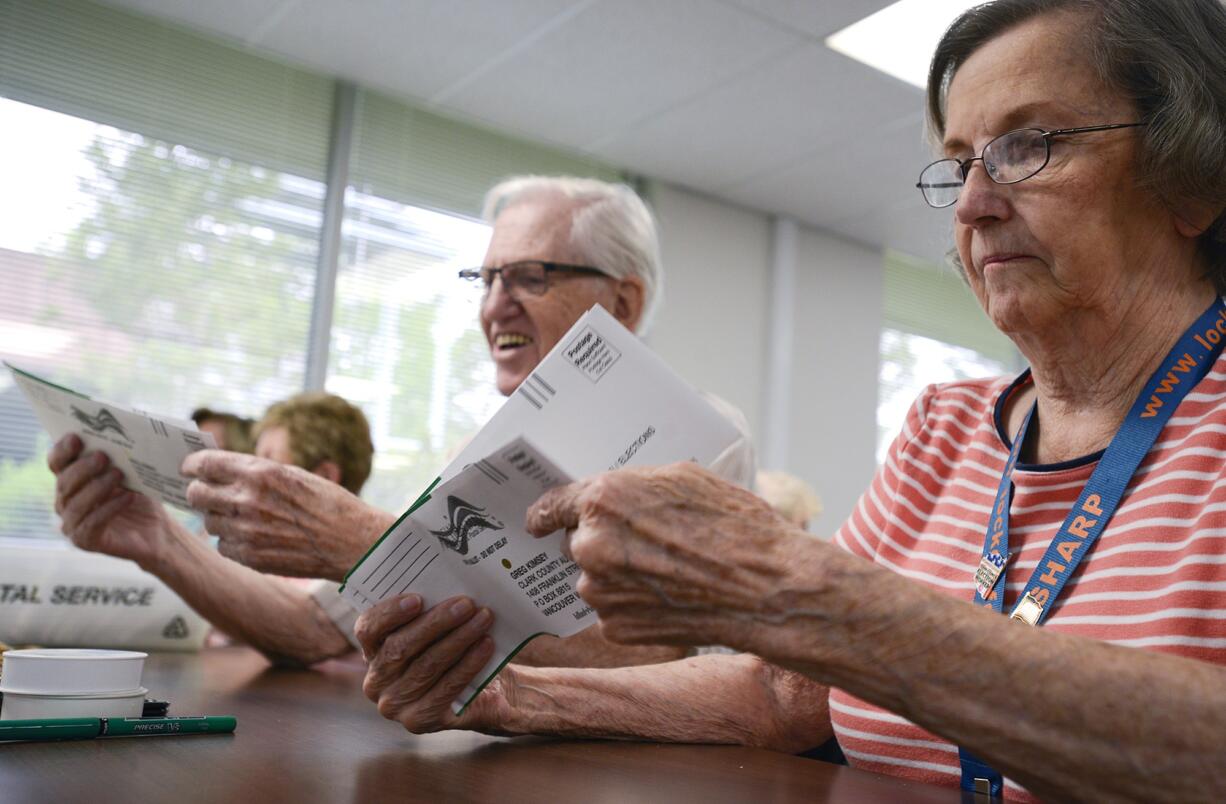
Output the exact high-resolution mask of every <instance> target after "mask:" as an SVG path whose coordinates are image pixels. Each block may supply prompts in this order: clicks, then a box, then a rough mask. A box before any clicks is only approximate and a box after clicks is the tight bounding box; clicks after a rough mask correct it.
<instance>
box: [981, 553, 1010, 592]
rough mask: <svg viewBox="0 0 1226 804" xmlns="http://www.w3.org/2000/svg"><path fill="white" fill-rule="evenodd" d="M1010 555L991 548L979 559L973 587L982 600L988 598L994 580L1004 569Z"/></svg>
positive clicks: (994, 582) (994, 584)
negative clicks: (990, 550)
mask: <svg viewBox="0 0 1226 804" xmlns="http://www.w3.org/2000/svg"><path fill="white" fill-rule="evenodd" d="M1010 558H1012V556H1006V555H1002V554H1001V552H1000V551H999V550H993V551H992V552H990V553H987V554H986V555H984V557H983V558H982V559H980V560H979V569H977V570H975V589H976V591H978V592H979V596H980V597H981V598H983V599H984V600H987V599H988V595H989V594H991V592H992V589H993V587H995V586H996V582H997V581H998V580H1000V576H1001V575H1002V574H1003V573H1004V571H1005V565H1006V564H1008V563H1009V559H1010Z"/></svg>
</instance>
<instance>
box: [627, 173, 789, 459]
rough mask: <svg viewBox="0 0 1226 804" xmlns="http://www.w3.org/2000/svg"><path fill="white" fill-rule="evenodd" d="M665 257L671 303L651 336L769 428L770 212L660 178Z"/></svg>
mask: <svg viewBox="0 0 1226 804" xmlns="http://www.w3.org/2000/svg"><path fill="white" fill-rule="evenodd" d="M651 202H652V206H653V207H654V209H655V213H656V217H657V218H658V219H659V223H660V247H661V251H662V252H663V258H664V304H663V306H662V307H661V308H660V310H659V312H658V315H657V316H656V320H655V326H653V327H652V331H651V332H650V333H649V334H648V336H647V342H648V343H650V344H651V347H652V348H653V349H655V350H656V352H658V353H659V354H660V355H661V356H662V357H663V358H664V360H665V361H666V362H667V363H668V364H669V365H670V366H672V367H673V368H674V369H676V370H677V371H678V372H679V373H680V374H681V376H683V377H685V378H686V379H687V380H689V381H690V382H691V383H693V384H694V385H696V386H697V387H699V388H701V389H703V390H705V391H710V392H711V393H713V394H717V395H719V396H721V397H723V398H724V399H726V400H728V401H729V402H731V403H732V404H734V405H736V406H737V407H738V408H740V409H741V410H742V411H743V412H744V414H745V416H746V418H748V419H749V426H750V428H751V429H752V431H753V433H754V436H755V437H758V436H760V434H761V433H762V422H761V420H760V408H761V388H762V383H763V381H764V379H765V376H766V373H765V365H764V363H763V360H762V356H763V354H764V353H765V338H766V331H767V326H766V315H767V307H768V299H769V295H768V293H769V286H768V284H767V275H768V274H767V262H766V260H767V255H768V254H769V252H770V224H769V221H768V220H767V218H766V216H765V215H763V214H761V213H757V212H751V211H748V210H745V209H741V208H739V207H734V206H731V205H729V204H725V203H721V202H719V201H715V200H712V199H710V198H707V197H704V196H700V195H697V194H694V193H690V192H688V191H685V190H680V189H677V188H674V187H671V186H669V185H666V184H657V183H653V184H652V189H651Z"/></svg>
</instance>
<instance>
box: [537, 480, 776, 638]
mask: <svg viewBox="0 0 1226 804" xmlns="http://www.w3.org/2000/svg"><path fill="white" fill-rule="evenodd" d="M527 525H528V530H529V531H530V532H532V533H534V534H536V535H537V536H544V535H546V534H548V533H552V532H554V531H556V530H559V529H562V528H565V529H566V530H567V531H568V534H567V543H568V549H569V552H570V554H571V556H572V557H573V558H574V560H575V562H576V563H578V564H579V566H580V567H582V568H583V572H582V574H581V576H580V579H579V581H578V584H577V585H576V591H578V593H579V595H580V596H581V597H582V598H583V599H584V600H585V601H586V602H587V603H588V604H589V605H591V606H592V607H593V608H594V609H596V610H597V612H599V614H600V622H601V628H602V629H603V632H604V634H605V636H607V637H608V638H609V639H611V640H613V641H615V642H625V643H657V644H676V645H729V646H733V647H742V648H748V647H749V644H748V643H749V640H748V636H749V633H750V632H752V630H753V628H754V626H755V624H761V623H764V622H770V621H772V620H774V619H777V618H778V617H779V616H781V612H780V611H779V610H778V608H777V606H778V604H779V602H780V595H781V594H782V595H784V596H786V594H787V589H786V588H781V587H784V586H786V582H787V580H788V571H789V569H790V567H791V563H790V561H789V553H790V551H789V545H790V544H795V543H796V540H797V538H798V537H799V536H800V533H799V531H797V530H796V529H795V528H794V527H793V526H792V525H790V524H789V523H788V522H787V521H786V520H784V519H783V518H782V517H780V516H779V515H778V514H776V513H775V512H774V511H773V510H772V509H771V508H770V506H768V505H767V504H766V502H764V501H763V500H762V499H760V498H759V497H756V496H755V495H753V494H751V493H750V492H748V491H746V490H744V489H742V488H740V487H738V486H734V485H732V484H730V483H727V482H725V481H723V480H721V479H719V478H718V477H716V476H715V475H714V474H712V473H710V472H708V471H706V470H705V469H702V468H700V467H698V466H697V465H695V464H693V463H679V464H674V465H671V466H666V467H660V468H645V469H621V470H619V471H617V472H610V473H608V474H604V475H599V476H597V477H593V478H589V479H587V480H581V481H578V482H576V483H571V484H570V485H567V486H559V487H557V488H554V489H551V490H549V491H547V492H546V493H545V494H544V495H543V496H542V497H541V498H540V499H539V500H538V501H537V502H536V503H535V504H534V505H533V506H532V507H531V508H530V509H529V510H528V519H527Z"/></svg>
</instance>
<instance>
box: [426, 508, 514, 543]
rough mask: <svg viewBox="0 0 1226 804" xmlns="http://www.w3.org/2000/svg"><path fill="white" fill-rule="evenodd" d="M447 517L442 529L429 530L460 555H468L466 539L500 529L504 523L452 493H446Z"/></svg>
mask: <svg viewBox="0 0 1226 804" xmlns="http://www.w3.org/2000/svg"><path fill="white" fill-rule="evenodd" d="M447 518H448V519H449V520H451V521H450V522H449V523H448V525H447V527H445V528H443V529H442V530H432V531H430V532H431V533H433V534H434V535H435V536H437V537H438V540H439V542H440V543H442V545H443V546H444V547H446V548H447V549H448V550H454V551H455V552H457V553H459V554H460V555H462V556H466V555H468V540H469V539H472V538H474V537H475V536H477V535H478V534H479V533H481V532H482V531H487V530H502V529H503V527H504V525H503V524H502V523H501V522H499V521H498V520H497V519H494V517H492V516H487V515H486V513H485V509H484V508H479V507H477V506H475V505H473V504H472V503H468V502H465V501H464V500H461V499H460V498H459V497H456V496H455V495H454V494H449V495H447Z"/></svg>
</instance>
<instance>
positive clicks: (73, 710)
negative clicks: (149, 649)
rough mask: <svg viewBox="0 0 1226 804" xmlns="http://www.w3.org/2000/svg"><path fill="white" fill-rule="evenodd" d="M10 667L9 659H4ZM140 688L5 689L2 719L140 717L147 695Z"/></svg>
mask: <svg viewBox="0 0 1226 804" xmlns="http://www.w3.org/2000/svg"><path fill="white" fill-rule="evenodd" d="M5 663H6V665H7V659H6V660H5ZM148 691H149V690H147V689H145V688H144V687H139V688H137V689H134V690H123V691H120V692H103V693H94V694H92V695H47V694H43V693H26V692H14V691H12V690H9V689H6V690H4V703H3V705H0V720H34V719H38V718H59V717H140V716H141V711H142V710H143V709H144V706H145V693H147V692H148Z"/></svg>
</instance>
